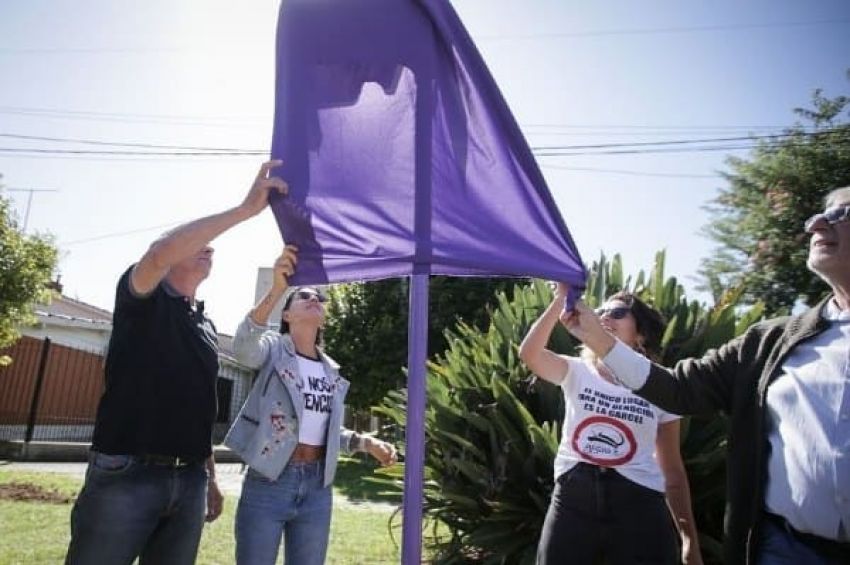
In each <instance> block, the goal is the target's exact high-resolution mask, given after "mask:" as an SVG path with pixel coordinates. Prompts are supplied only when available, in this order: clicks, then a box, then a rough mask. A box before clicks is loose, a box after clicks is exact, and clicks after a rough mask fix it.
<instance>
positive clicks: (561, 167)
mask: <svg viewBox="0 0 850 565" xmlns="http://www.w3.org/2000/svg"><path fill="white" fill-rule="evenodd" d="M540 167H541V168H544V169H558V170H561V171H586V172H593V173H613V174H618V175H628V176H634V177H668V178H688V179H717V178H720V176H721V175H719V174H713V175H705V174H695V173H661V172H648V171H632V170H624V169H597V168H595V167H570V166H566V165H553V164H548V163H541V164H540Z"/></svg>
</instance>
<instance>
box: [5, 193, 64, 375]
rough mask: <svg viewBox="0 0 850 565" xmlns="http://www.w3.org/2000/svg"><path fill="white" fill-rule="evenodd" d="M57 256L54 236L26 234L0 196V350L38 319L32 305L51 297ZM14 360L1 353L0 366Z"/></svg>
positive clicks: (7, 202) (10, 343)
mask: <svg viewBox="0 0 850 565" xmlns="http://www.w3.org/2000/svg"><path fill="white" fill-rule="evenodd" d="M56 258H57V252H56V248H55V247H54V245H53V242H52V239H51V238H50V237H46V236H41V235H26V234H24V233H22V232H21V230H20V229H19V228H18V222H17V219H16V218H15V215H14V214H13V212H12V210H11V207H10V203H9V201H8V200H7V199H6V198H4V197H3V196H2V195H0V350H2V349H5V348H7V347H9V346H10V345H12V344H13V343H14V342H15V340H17V339H18V337H20V334H19V333H18V330H17V327H18V326H20V325H22V324H27V323H31V322H32V321H34V317H33V315H32V304H33V303H34V302H37V301H44V300H49V296H50V295H49V291H48V290H47V287H46V285H47V283H49V282H50V277H51V275H52V273H53V269H54V267H55V266H56ZM10 362H11V359H10V358H9V356H8V355H0V365H7V364H9V363H10Z"/></svg>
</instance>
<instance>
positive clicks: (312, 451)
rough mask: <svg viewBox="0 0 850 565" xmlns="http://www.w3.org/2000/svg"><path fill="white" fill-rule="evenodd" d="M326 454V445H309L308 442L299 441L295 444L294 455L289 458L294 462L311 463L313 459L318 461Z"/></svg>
mask: <svg viewBox="0 0 850 565" xmlns="http://www.w3.org/2000/svg"><path fill="white" fill-rule="evenodd" d="M324 456H325V446H324V445H307V444H306V443H299V444H298V445H296V446H295V451H293V452H292V456H291V457H290V458H289V460H290V461H292V462H293V463H302V462H308V463H309V462H313V461H318V460H319V459H321V458H323V457H324Z"/></svg>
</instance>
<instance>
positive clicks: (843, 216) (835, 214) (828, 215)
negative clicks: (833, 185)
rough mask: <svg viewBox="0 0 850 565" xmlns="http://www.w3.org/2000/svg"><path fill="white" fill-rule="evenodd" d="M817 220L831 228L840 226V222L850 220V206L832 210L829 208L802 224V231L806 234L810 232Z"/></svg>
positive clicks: (836, 207)
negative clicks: (836, 225)
mask: <svg viewBox="0 0 850 565" xmlns="http://www.w3.org/2000/svg"><path fill="white" fill-rule="evenodd" d="M818 220H823V221H825V222H826V223H828V224H829V225H831V226H834V225H835V224H840V223H841V222H846V221H847V220H850V204H845V205H844V206H835V207H834V208H829V209H827V210H824V211H823V212H821V213H819V214H815V215H814V216H812V217H811V218H809V219H808V220H806V222H805V223H804V224H803V229H805V230H806V231H807V232H810V231H812V226H814V225H815V222H817V221H818Z"/></svg>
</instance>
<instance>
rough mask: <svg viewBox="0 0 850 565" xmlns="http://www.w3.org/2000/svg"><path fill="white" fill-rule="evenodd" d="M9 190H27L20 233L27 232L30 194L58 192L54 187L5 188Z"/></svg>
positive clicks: (30, 202) (30, 203) (30, 201)
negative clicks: (25, 206) (22, 225)
mask: <svg viewBox="0 0 850 565" xmlns="http://www.w3.org/2000/svg"><path fill="white" fill-rule="evenodd" d="M6 190H8V191H9V192H28V193H29V195H28V196H27V211H26V212H25V213H24V227H23V229H22V230H21V232H22V233H26V232H27V223H29V219H30V207H31V206H32V195H33V193H35V192H59V191H58V190H56V189H55V188H20V187H16V188H7V189H6Z"/></svg>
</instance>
